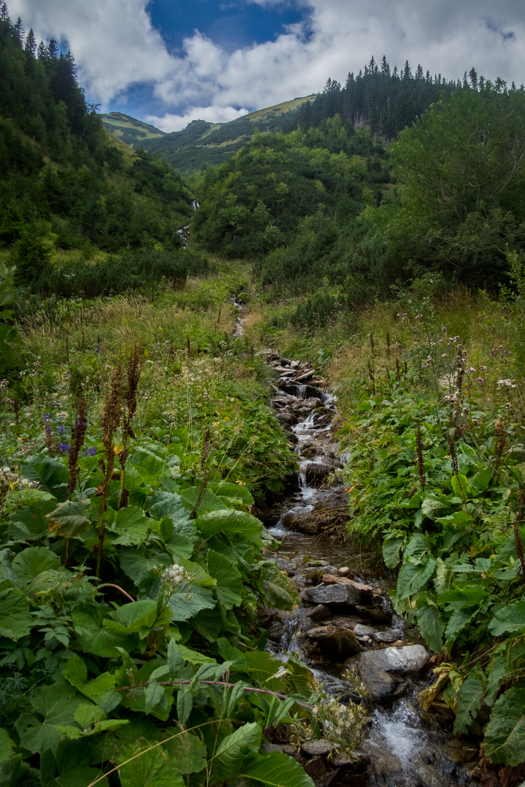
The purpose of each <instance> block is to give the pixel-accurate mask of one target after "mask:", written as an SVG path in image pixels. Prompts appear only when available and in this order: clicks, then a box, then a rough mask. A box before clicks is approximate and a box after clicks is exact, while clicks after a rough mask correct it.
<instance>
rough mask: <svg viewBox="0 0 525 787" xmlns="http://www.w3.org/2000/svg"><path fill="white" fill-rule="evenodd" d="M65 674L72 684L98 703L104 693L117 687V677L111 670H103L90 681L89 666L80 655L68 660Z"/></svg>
mask: <svg viewBox="0 0 525 787" xmlns="http://www.w3.org/2000/svg"><path fill="white" fill-rule="evenodd" d="M63 675H64V677H65V679H66V680H67V681H69V683H71V685H72V686H74V687H75V688H76V689H78V691H80V692H81V693H82V694H84V696H85V697H89V699H90V700H92V701H93V702H94V703H96V704H97V705H98V704H99V703H100V702H101V701H102V698H103V697H104V695H106V694H107V693H108V692H109V691H112V690H113V689H114V688H115V683H116V678H115V676H114V675H112V674H111V673H109V672H103V673H102V675H99V676H98V677H96V678H94V679H93V680H90V681H88V679H87V678H88V672H87V667H86V665H85V662H84V660H83V659H82V658H80V656H73V657H72V658H70V659H68V660H67V663H66V666H65V668H64V672H63Z"/></svg>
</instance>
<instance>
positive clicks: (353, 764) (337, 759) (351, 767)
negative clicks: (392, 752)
mask: <svg viewBox="0 0 525 787" xmlns="http://www.w3.org/2000/svg"><path fill="white" fill-rule="evenodd" d="M331 763H332V765H333V766H334V768H344V769H345V770H348V771H351V772H352V773H360V772H363V771H365V770H366V767H367V765H368V764H369V763H370V756H369V755H368V754H367V753H366V752H365V751H362V749H354V751H353V752H352V754H351V755H348V754H343V752H337V753H336V754H334V756H333V757H332V759H331Z"/></svg>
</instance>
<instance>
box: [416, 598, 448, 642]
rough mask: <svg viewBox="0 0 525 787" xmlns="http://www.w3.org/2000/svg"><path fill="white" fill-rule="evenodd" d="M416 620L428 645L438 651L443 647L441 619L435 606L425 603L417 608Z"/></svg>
mask: <svg viewBox="0 0 525 787" xmlns="http://www.w3.org/2000/svg"><path fill="white" fill-rule="evenodd" d="M417 622H418V626H419V629H420V631H421V634H422V635H423V638H424V640H425V642H426V643H427V645H428V647H429V648H430V649H431V650H433V651H435V652H436V653H439V651H440V650H441V648H442V647H443V630H444V626H443V621H442V620H441V614H440V611H439V609H438V608H437V607H435V606H434V605H431V604H426V605H424V606H422V607H419V608H418V610H417Z"/></svg>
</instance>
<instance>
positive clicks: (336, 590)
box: [302, 584, 361, 607]
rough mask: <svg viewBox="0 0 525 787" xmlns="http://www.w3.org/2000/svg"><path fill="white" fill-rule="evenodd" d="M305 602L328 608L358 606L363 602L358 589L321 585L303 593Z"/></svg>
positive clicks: (348, 586) (346, 586)
mask: <svg viewBox="0 0 525 787" xmlns="http://www.w3.org/2000/svg"><path fill="white" fill-rule="evenodd" d="M302 597H303V600H304V601H306V602H309V603H310V604H326V606H328V607H347V606H356V605H357V604H360V602H361V593H360V591H359V588H358V587H355V586H354V585H353V584H352V585H319V586H318V587H316V588H307V589H306V590H304V591H303V593H302Z"/></svg>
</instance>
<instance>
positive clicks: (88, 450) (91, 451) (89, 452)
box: [84, 445, 97, 456]
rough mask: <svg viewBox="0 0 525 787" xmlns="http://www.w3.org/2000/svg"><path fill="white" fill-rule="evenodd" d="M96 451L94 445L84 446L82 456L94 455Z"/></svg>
mask: <svg viewBox="0 0 525 787" xmlns="http://www.w3.org/2000/svg"><path fill="white" fill-rule="evenodd" d="M96 453H97V449H96V448H95V446H94V445H93V446H91V448H86V449H85V450H84V456H95V454H96Z"/></svg>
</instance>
